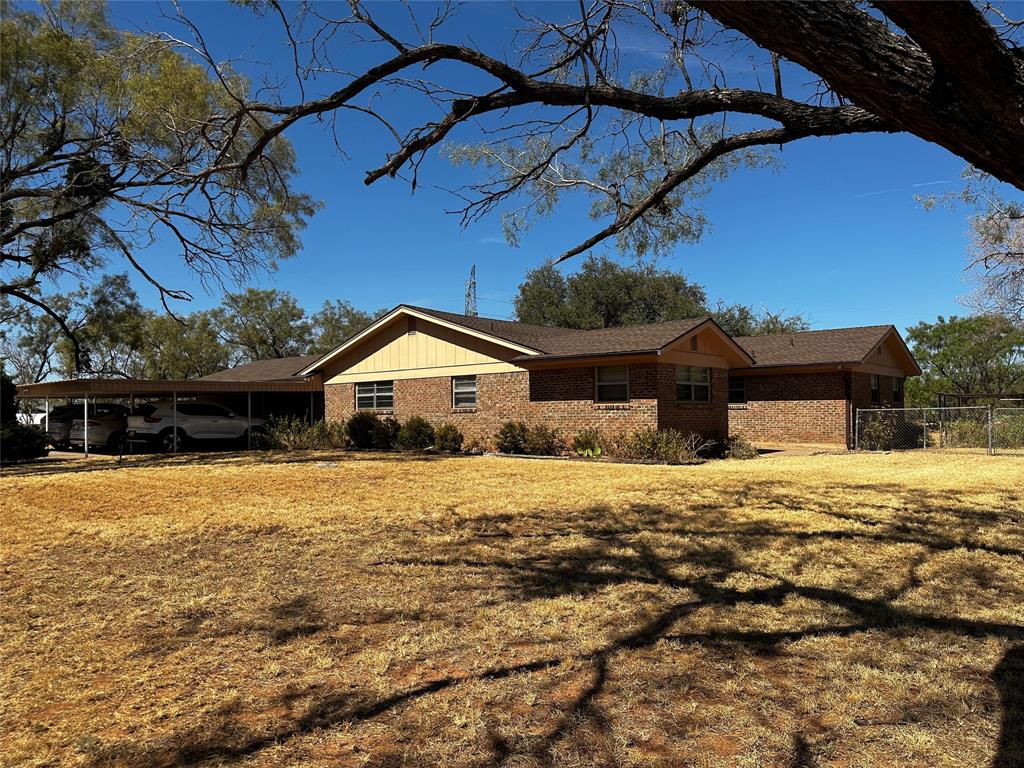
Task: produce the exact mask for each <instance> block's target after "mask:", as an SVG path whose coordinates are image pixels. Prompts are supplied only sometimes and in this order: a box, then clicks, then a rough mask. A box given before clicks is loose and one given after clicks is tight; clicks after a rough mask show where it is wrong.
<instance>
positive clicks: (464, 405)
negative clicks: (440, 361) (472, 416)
mask: <svg viewBox="0 0 1024 768" xmlns="http://www.w3.org/2000/svg"><path fill="white" fill-rule="evenodd" d="M460 380H461V381H462V382H463V383H465V382H466V381H467V380H468V381H472V382H473V402H472V403H460V402H459V400H458V396H459V395H460V394H463V395H464V394H465V392H459V391H458V389H457V388H456V382H458V381H460ZM477 398H478V390H477V379H476V374H472V375H470V376H452V408H476V404H477Z"/></svg>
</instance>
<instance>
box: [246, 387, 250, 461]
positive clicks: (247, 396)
mask: <svg viewBox="0 0 1024 768" xmlns="http://www.w3.org/2000/svg"><path fill="white" fill-rule="evenodd" d="M245 399H246V404H247V406H248V411H247V412H246V414H245V416H246V419H248V423H247V424H246V427H245V449H246V450H247V451H251V450H252V390H251V389H250V390H249V391H248V392H246V393H245Z"/></svg>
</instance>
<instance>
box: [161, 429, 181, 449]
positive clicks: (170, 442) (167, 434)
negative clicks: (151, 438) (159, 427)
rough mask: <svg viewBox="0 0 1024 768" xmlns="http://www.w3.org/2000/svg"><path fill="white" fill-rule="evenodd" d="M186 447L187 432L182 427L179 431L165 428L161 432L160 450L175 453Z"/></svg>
mask: <svg viewBox="0 0 1024 768" xmlns="http://www.w3.org/2000/svg"><path fill="white" fill-rule="evenodd" d="M184 447H185V433H184V432H182V431H181V430H180V429H179V430H178V431H177V432H175V431H174V430H173V429H165V430H164V431H163V432H161V433H160V450H161V451H163V452H164V453H175V452H177V451H180V450H182V449H184Z"/></svg>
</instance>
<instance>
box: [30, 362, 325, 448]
mask: <svg viewBox="0 0 1024 768" xmlns="http://www.w3.org/2000/svg"><path fill="white" fill-rule="evenodd" d="M253 395H256V396H257V397H258V398H260V399H262V400H263V401H264V402H265V399H266V397H267V395H271V396H288V399H289V400H290V401H291V405H292V409H293V410H294V409H295V406H296V405H297V404H298V403H300V402H301V403H303V404H304V406H303V408H302V410H303V411H304V412H305V414H306V417H307V418H308V420H309V421H315V420H316V419H318V418H323V408H324V388H323V383H322V381H321V379H320V376H319V375H313V376H305V377H303V376H290V377H287V378H274V379H266V380H258V379H250V380H242V381H239V380H229V381H225V380H220V379H211V378H205V379H192V380H174V379H67V380H65V381H43V382H40V383H38V384H21V385H19V386H18V389H17V394H16V397H17V398H18V399H20V400H29V399H32V400H44V401H45V403H46V418H45V420H44V426H43V429H44V430H46V431H48V430H49V427H50V424H49V418H50V417H49V414H50V400H51V399H67V400H68V401H69V402H70V401H71V400H80V401H82V403H83V405H84V412H83V418H84V421H85V426H84V430H85V454H86V455H88V454H89V404H90V402H92V403H93V406H94V407H95V403H96V401H97V400H101V399H102V400H109V399H115V398H116V399H127V400H128V401H129V402H130V407H131V408H133V409H134V406H135V398H136V397H142V398H156V397H162V398H170V400H171V402H172V414H173V416H174V420H173V422H172V425H171V426H172V428H173V429H175V430H177V427H178V424H177V405H178V399H179V398H192V397H213V398H218V399H222V400H234V401H238V400H240V399H241V398H243V397H244V399H245V406H246V415H247V417H248V418H249V419H250V420H251V419H252V417H253V410H252V408H253ZM303 396H306V397H303ZM307 398H308V405H305V403H307ZM280 400H281V398H280V397H278V400H277V401H278V402H280ZM264 413H266V411H264ZM247 447H248V448H252V434H251V433H250V434H249V436H248V444H247ZM174 450H175V451H176V450H177V446H176V445H175V447H174Z"/></svg>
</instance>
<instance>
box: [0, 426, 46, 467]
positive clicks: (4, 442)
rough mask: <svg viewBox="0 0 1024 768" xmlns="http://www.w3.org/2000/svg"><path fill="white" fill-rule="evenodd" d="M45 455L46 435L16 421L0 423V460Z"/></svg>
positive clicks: (30, 458)
mask: <svg viewBox="0 0 1024 768" xmlns="http://www.w3.org/2000/svg"><path fill="white" fill-rule="evenodd" d="M45 455H46V435H45V434H43V431H42V430H41V429H39V428H38V427H30V426H28V425H27V424H22V423H20V422H17V421H5V422H2V423H0V462H3V463H4V464H7V463H9V462H10V463H13V462H16V461H31V460H32V459H38V458H39V457H40V456H45Z"/></svg>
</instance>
